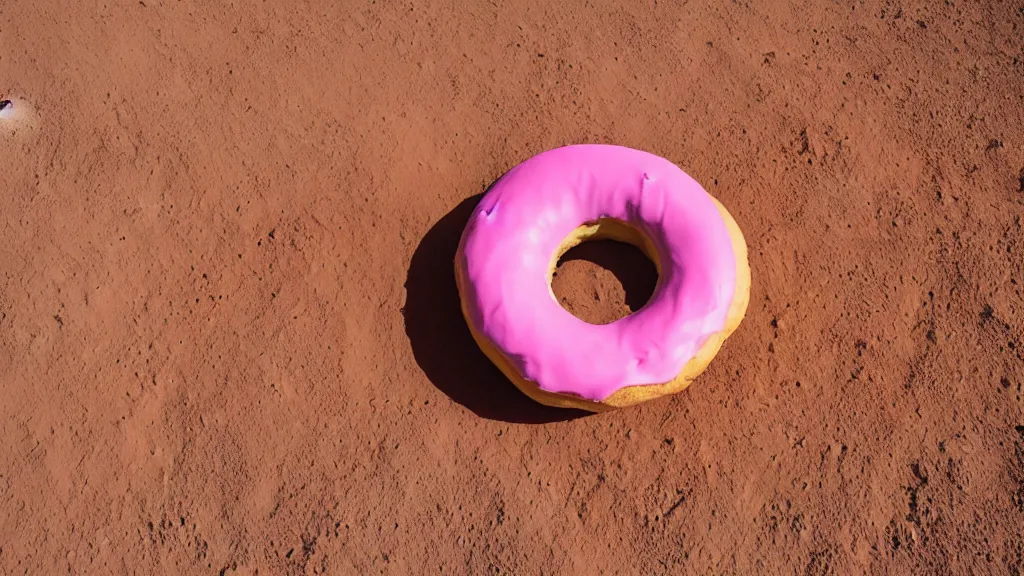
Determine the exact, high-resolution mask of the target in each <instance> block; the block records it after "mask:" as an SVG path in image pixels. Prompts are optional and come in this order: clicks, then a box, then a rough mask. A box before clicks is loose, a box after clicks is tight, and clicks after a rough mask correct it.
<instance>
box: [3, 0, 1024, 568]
mask: <svg viewBox="0 0 1024 576" xmlns="http://www.w3.org/2000/svg"><path fill="white" fill-rule="evenodd" d="M1022 39H1024V4H1022V3H1021V2H1020V1H1019V0H983V1H980V2H967V1H964V0H955V1H954V0H950V1H947V2H944V3H942V2H910V1H906V2H902V3H901V2H895V1H894V2H888V1H887V2H875V1H864V2H862V1H854V2H848V1H844V2H792V3H784V2H776V3H757V2H743V1H734V2H725V3H723V2H712V1H697V0H691V1H690V2H668V1H664V0H648V1H646V2H643V3H638V2H597V1H591V2H573V1H570V2H557V3H552V2H541V1H529V2H492V3H486V2H419V1H403V2H383V1H377V2H360V3H357V2H318V1H300V2H242V3H238V2H236V3H234V4H231V3H227V2H220V3H206V2H195V1H188V0H182V1H178V0H143V1H141V2H140V1H136V0H131V1H128V0H122V1H109V0H108V1H107V2H106V3H102V2H98V1H95V0H85V1H82V2H75V3H68V2H55V1H52V0H42V1H39V0H32V1H29V0H6V1H4V2H2V3H0V92H3V94H4V95H5V96H4V97H14V98H15V99H16V109H15V111H16V114H14V115H13V116H12V117H9V118H4V119H2V120H0V161H2V162H3V169H2V171H0V234H2V238H3V241H2V242H0V398H2V401H0V572H3V573H4V574H21V573H27V574H63V573H71V574H86V573H88V574H133V573H138V574H153V573H168V574H179V573H180V574H186V575H191V574H234V573H239V574H256V573H259V574H268V575H269V574H316V573H331V574H377V573H384V574H431V573H442V574H497V573H501V574H587V575H589V574H602V573H607V574H631V573H632V574H639V573H643V574H707V573H715V574H719V573H726V574H728V573H737V574H749V573H752V572H760V573H780V574H799V575H822V574H848V573H864V572H866V573H871V574H967V573H975V574H984V573H994V574H1020V573H1021V572H1022V570H1024V536H1022V534H1024V399H1022V394H1024V392H1022V389H1021V388H1022V385H1024V299H1022V288H1024V264H1022V261H1024V232H1022V222H1021V219H1022V217H1024V40H1022ZM574 142H608V143H617V144H623V145H627V146H632V147H636V148H642V149H645V150H648V151H651V152H654V153H657V154H660V155H662V156H665V157H667V158H669V159H670V160H673V161H675V162H676V163H678V164H679V165H680V166H681V167H682V168H683V169H684V170H686V171H687V172H689V173H690V174H692V175H693V176H694V177H696V178H697V179H698V180H699V181H701V182H702V183H703V184H704V185H705V187H706V188H707V189H708V190H709V191H710V192H711V193H712V194H714V195H715V196H717V197H718V198H719V199H721V200H722V202H723V203H724V204H725V205H726V206H727V207H728V208H729V209H730V211H731V212H732V213H733V215H734V216H735V217H736V220H737V221H738V222H739V224H740V226H741V227H742V228H743V230H744V232H745V234H746V237H747V241H748V243H749V245H750V251H751V260H750V263H751V268H752V270H753V278H754V284H753V290H752V303H751V306H750V309H749V312H748V316H747V319H746V320H745V321H744V323H743V325H741V327H740V329H739V331H738V332H737V333H736V334H735V335H734V336H733V337H732V338H731V339H730V340H729V341H728V342H727V343H726V346H725V347H724V349H723V350H722V352H721V354H720V355H719V356H718V358H716V360H715V361H714V362H713V363H712V365H711V368H710V369H709V371H708V372H706V373H705V374H704V376H703V377H702V378H701V379H700V380H699V381H698V382H697V383H695V384H694V385H693V386H692V387H691V388H690V389H689V390H687V391H686V392H685V393H683V394H681V395H679V396H677V397H674V398H668V399H663V400H659V401H655V402H651V403H649V404H646V405H644V406H641V407H638V408H636V409H629V410H625V411H620V412H617V413H611V414H604V415H599V416H587V417H578V416H580V415H579V414H568V413H563V412H558V411H550V410H542V409H539V408H536V407H535V406H534V405H532V404H530V403H529V402H528V401H525V400H524V399H523V398H522V397H521V395H519V394H518V393H517V392H516V391H515V390H514V389H513V388H512V387H511V386H510V385H508V384H507V383H505V382H504V381H503V380H502V379H501V377H500V376H499V374H498V372H497V371H496V370H495V369H494V368H492V367H491V366H490V365H489V364H488V363H487V362H486V360H485V359H484V357H483V356H482V354H480V353H479V352H478V351H477V350H476V349H475V348H474V347H473V345H472V341H471V340H470V337H469V334H468V331H467V330H466V328H465V325H464V323H463V322H462V320H461V318H460V316H459V313H458V303H457V299H456V295H455V288H454V280H453V278H452V272H451V258H452V256H453V254H454V251H455V244H456V242H457V240H458V236H459V234H460V233H461V229H462V225H463V224H464V223H465V221H466V218H467V217H468V213H469V211H470V210H471V209H472V206H473V203H474V202H475V200H476V199H477V198H478V196H477V195H478V194H479V193H480V192H482V191H483V190H484V188H485V187H486V186H487V185H488V184H489V183H490V182H491V181H493V180H494V179H495V178H497V177H498V176H499V175H500V174H502V173H503V172H504V171H506V170H508V169H509V168H511V167H512V166H514V165H515V164H516V163H518V162H520V161H522V160H524V159H526V158H527V157H529V156H530V155H532V154H534V153H537V152H540V151H542V150H545V149H547V148H551V147H554V146H557V145H561V144H567V143H574ZM584 248H586V247H583V248H581V249H580V250H581V251H582V254H581V253H580V252H579V251H577V252H575V253H574V254H573V255H570V256H572V258H576V259H572V258H570V259H569V260H571V261H569V262H567V263H566V264H565V265H564V266H563V267H562V269H561V271H560V273H559V276H558V278H557V279H556V289H557V291H558V293H559V295H560V296H562V297H564V298H565V299H566V306H567V307H569V308H571V309H573V310H575V311H576V312H577V313H578V314H580V315H581V316H587V317H589V318H590V319H592V320H594V321H601V320H602V319H605V320H606V319H608V318H613V317H615V316H616V315H621V314H624V313H625V312H626V311H628V308H626V306H627V305H628V304H633V305H634V306H635V305H636V303H637V302H638V301H639V302H641V303H642V301H643V294H642V292H643V291H644V290H645V289H646V290H648V291H649V290H650V286H651V285H652V280H651V278H650V268H649V267H639V268H638V267H636V266H634V265H633V264H630V263H629V260H630V259H629V258H628V257H627V258H623V257H621V256H622V254H623V253H624V252H623V251H622V250H617V249H611V248H609V247H605V248H600V247H599V248H598V249H596V250H595V249H592V248H591V249H588V250H589V252H590V253H589V254H588V253H587V252H588V250H584ZM625 253H626V254H629V252H628V251H625ZM580 258H583V259H582V260H581V259H580ZM587 259H589V260H592V261H597V262H598V263H604V264H605V266H606V267H607V268H610V269H611V270H610V271H609V270H601V269H597V267H596V266H595V265H594V264H592V263H589V262H587ZM624 261H625V262H624ZM595 269H597V270H596V271H595ZM615 273H618V274H619V276H621V277H622V278H623V280H622V282H621V284H620V282H619V281H616V280H615V275H614V274H615ZM623 285H624V286H625V288H623ZM638 294H639V295H638Z"/></svg>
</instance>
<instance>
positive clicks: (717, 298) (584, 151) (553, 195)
mask: <svg viewBox="0 0 1024 576" xmlns="http://www.w3.org/2000/svg"><path fill="white" fill-rule="evenodd" d="M601 218H614V219H618V220H621V221H623V222H626V223H628V224H630V225H632V226H634V227H635V228H637V229H638V230H640V231H641V232H642V233H643V234H644V235H646V236H647V237H648V238H649V239H650V240H651V241H652V242H653V245H654V247H655V248H656V250H657V252H658V257H659V260H660V261H659V262H658V263H657V264H658V265H659V269H660V277H659V280H658V286H657V288H656V289H655V291H654V294H653V296H652V297H651V299H650V301H649V302H648V303H647V304H646V305H645V306H644V307H643V308H641V309H640V310H638V311H636V313H634V314H631V315H629V316H627V317H625V318H622V319H620V320H617V321H615V322H612V323H610V324H604V325H593V324H588V323H586V322H584V321H582V320H580V319H578V318H576V317H575V316H573V315H572V314H570V313H569V312H568V311H566V310H565V309H564V308H562V306H561V305H560V304H559V303H558V301H557V300H555V298H554V295H553V294H552V292H551V289H550V278H549V268H550V265H551V260H552V257H553V256H554V255H555V252H556V251H557V250H558V248H559V246H560V244H561V243H562V241H563V240H564V239H566V238H567V237H568V236H569V235H570V234H572V233H573V231H574V230H576V229H577V228H578V227H580V226H582V225H584V224H591V223H594V222H596V221H597V220H598V219H601ZM459 258H461V259H462V260H461V261H460V265H461V266H462V269H463V270H464V273H465V278H466V280H467V284H468V285H467V286H464V294H463V297H464V298H466V299H467V300H468V302H467V304H468V310H469V314H470V318H471V321H472V322H473V324H474V326H475V327H476V329H477V330H478V331H479V332H480V333H481V334H483V335H484V336H486V337H487V338H488V339H489V340H490V341H491V342H493V343H494V345H495V346H496V347H497V348H498V349H499V350H501V351H502V352H503V353H504V354H505V356H506V357H508V359H509V360H510V361H511V362H512V364H513V365H514V366H515V367H516V368H517V369H518V371H519V373H520V374H522V375H523V377H524V378H526V379H527V380H530V381H533V382H536V383H537V385H538V386H539V387H540V388H541V389H542V390H546V391H548V392H554V393H562V394H565V393H568V394H574V395H576V396H579V397H582V398H585V399H588V400H594V401H601V400H603V399H605V398H607V397H608V396H610V395H611V394H612V393H614V392H615V391H616V390H618V389H620V388H623V387H625V386H632V385H646V384H662V383H665V382H668V381H670V380H672V379H673V378H675V377H676V376H677V375H678V374H679V373H680V372H681V371H682V369H683V367H684V366H685V365H686V363H687V362H688V361H689V360H690V359H691V358H692V357H693V356H694V355H695V354H696V353H697V351H698V350H699V349H700V347H701V345H702V344H703V343H704V342H705V341H706V340H707V338H708V337H709V336H711V335H713V334H715V333H716V332H718V331H720V330H722V328H723V327H724V325H725V321H726V317H727V313H728V310H729V306H730V304H731V302H732V298H733V292H734V289H735V283H736V261H735V256H734V254H733V250H732V244H731V240H730V237H729V233H728V231H727V229H726V226H725V222H724V221H723V219H722V216H721V214H720V213H719V211H718V208H717V206H716V205H715V202H714V201H713V200H712V198H711V197H710V196H709V195H708V194H707V193H706V192H705V191H704V189H703V188H702V187H701V186H700V185H699V184H698V183H697V182H696V181H695V180H693V179H692V178H690V177H689V176H688V175H687V174H686V173H684V172H683V171H682V170H680V169H679V167H677V166H676V165H674V164H672V163H671V162H669V161H668V160H665V159H664V158H661V157H659V156H655V155H653V154H650V153H647V152H643V151H640V150H634V149H630V148H623V147H619V146H609V145H594V144H588V145H575V146H566V147H563V148H556V149H554V150H549V151H547V152H544V153H542V154H538V155H537V156H534V157H533V158H531V159H529V160H527V161H525V162H523V163H522V164H520V165H518V166H516V167H515V168H513V169H512V170H510V171H509V172H508V173H507V174H505V175H504V176H503V177H502V178H501V180H499V181H498V182H497V183H496V184H495V185H494V186H493V187H492V188H491V189H490V190H489V191H488V193H487V194H486V195H485V196H484V197H483V199H482V200H481V201H480V204H479V206H478V207H477V209H476V211H475V212H474V213H473V215H472V216H471V218H470V221H469V223H468V224H467V226H466V229H465V231H464V233H463V236H462V241H461V245H460V250H459Z"/></svg>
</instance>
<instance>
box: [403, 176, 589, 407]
mask: <svg viewBox="0 0 1024 576" xmlns="http://www.w3.org/2000/svg"><path fill="white" fill-rule="evenodd" d="M482 197H483V194H477V195H476V196H473V197H471V198H467V199H466V200H463V201H462V202H461V203H460V204H459V205H458V206H456V207H455V208H454V209H452V210H451V211H450V212H448V213H447V214H445V215H444V217H442V218H441V219H440V220H438V222H437V223H436V224H434V226H433V227H431V229H430V230H429V231H428V232H427V233H426V235H424V237H423V240H421V241H420V244H419V246H418V247H417V248H416V251H415V252H414V253H413V256H412V262H411V263H410V264H409V272H408V275H407V276H406V281H405V290H406V296H405V307H404V308H403V309H402V313H403V315H404V317H405V333H406V336H408V338H409V342H410V344H411V345H412V352H413V357H414V358H415V359H416V363H417V364H418V365H419V367H420V368H421V369H422V370H423V372H424V374H426V376H427V378H428V379H429V380H430V382H431V383H432V384H433V385H434V386H436V387H437V388H438V389H439V390H441V392H443V393H444V394H445V395H447V396H448V397H449V398H451V399H452V400H454V401H455V402H456V403H458V404H461V405H462V406H464V407H466V408H468V409H469V410H470V411H472V412H473V413H474V414H476V415H477V416H480V417H481V418H486V419H489V420H500V421H503V422H512V423H520V424H542V423H548V422H563V421H567V420H574V419H576V418H580V417H582V416H587V415H590V413H589V412H586V411H583V410H573V409H565V408H554V407H551V406H545V405H543V404H539V403H537V402H535V401H534V400H533V399H531V398H530V397H529V396H527V395H526V394H523V393H522V392H520V391H519V389H518V388H516V387H515V385H514V384H512V382H510V381H509V380H508V378H506V377H505V375H504V374H502V373H501V371H500V370H498V368H497V367H496V366H495V365H494V364H493V363H492V362H491V361H490V360H489V359H488V358H487V356H485V355H484V353H483V352H482V351H481V350H480V347H479V346H477V344H476V341H475V340H473V336H472V335H471V334H470V332H469V327H468V326H467V325H466V321H465V319H464V318H463V317H462V309H461V304H460V301H459V293H458V289H457V288H456V286H455V268H454V266H455V252H456V251H457V250H458V247H459V240H460V238H461V236H462V231H463V229H464V228H465V226H466V223H467V222H469V217H470V215H471V214H472V213H473V209H474V208H476V205H477V204H478V203H479V202H480V199H481V198H482Z"/></svg>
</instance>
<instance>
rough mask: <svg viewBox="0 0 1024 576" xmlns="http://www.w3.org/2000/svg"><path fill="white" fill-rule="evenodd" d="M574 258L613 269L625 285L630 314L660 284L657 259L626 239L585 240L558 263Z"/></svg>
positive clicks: (646, 299)
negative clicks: (650, 258) (653, 260)
mask: <svg viewBox="0 0 1024 576" xmlns="http://www.w3.org/2000/svg"><path fill="white" fill-rule="evenodd" d="M574 260H585V261H587V262H590V263H591V264H594V265H596V266H598V267H600V268H604V269H605V270H607V271H609V272H611V273H612V274H613V275H614V276H615V279H616V280H618V281H619V284H621V285H622V290H623V292H625V300H626V306H628V307H629V312H630V314H632V313H633V312H636V311H637V310H639V309H640V308H642V307H643V305H644V304H647V301H648V300H650V299H651V296H652V295H653V294H654V289H655V288H656V287H657V285H658V268H657V267H656V266H655V265H654V262H651V261H650V260H649V259H648V258H647V256H646V255H644V253H643V251H641V250H640V249H639V248H637V247H635V246H633V245H631V244H626V243H625V242H618V241H616V240H592V241H588V242H583V243H582V244H579V245H577V246H574V247H572V248H570V249H569V251H568V252H566V253H565V254H564V255H563V256H562V258H561V259H560V260H559V261H558V265H559V266H561V265H562V264H565V263H566V262H572V261H574ZM556 295H558V294H557V292H556Z"/></svg>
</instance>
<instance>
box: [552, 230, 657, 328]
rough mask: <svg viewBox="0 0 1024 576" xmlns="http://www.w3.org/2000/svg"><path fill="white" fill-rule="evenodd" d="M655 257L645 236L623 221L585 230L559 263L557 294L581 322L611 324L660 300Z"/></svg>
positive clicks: (554, 280) (559, 256) (555, 282)
mask: <svg viewBox="0 0 1024 576" xmlns="http://www.w3.org/2000/svg"><path fill="white" fill-rule="evenodd" d="M653 252H654V249H653V246H652V245H651V243H650V242H649V241H648V240H647V238H646V237H645V236H644V235H643V234H642V233H641V232H640V231H638V230H637V229H635V228H633V227H632V226H630V225H628V224H626V223H624V222H621V221H619V220H612V219H602V220H599V221H598V222H596V223H594V224H588V225H584V226H581V227H579V228H577V229H576V231H575V232H573V234H571V235H570V236H569V237H568V238H566V239H565V241H564V242H563V243H562V245H561V247H560V249H559V251H558V253H557V254H556V255H555V257H554V259H553V263H552V272H551V278H550V283H551V292H552V294H553V295H554V297H555V300H557V301H558V303H559V304H560V305H561V306H562V308H564V309H565V310H567V311H568V312H569V313H570V314H572V315H573V316H575V317H577V318H579V319H580V320H583V321H584V322H588V323H590V324H610V323H612V322H615V321H616V320H619V319H621V318H625V317H626V316H629V315H630V314H632V313H634V312H636V311H637V310H639V309H640V308H642V307H643V306H644V305H645V304H647V301H648V300H650V299H651V296H652V295H653V294H654V290H655V288H656V287H657V284H658V268H657V266H656V265H655V258H656V257H655V258H652V256H653Z"/></svg>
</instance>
